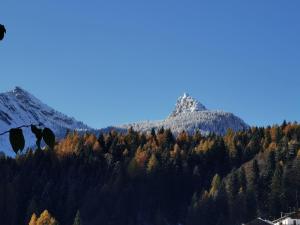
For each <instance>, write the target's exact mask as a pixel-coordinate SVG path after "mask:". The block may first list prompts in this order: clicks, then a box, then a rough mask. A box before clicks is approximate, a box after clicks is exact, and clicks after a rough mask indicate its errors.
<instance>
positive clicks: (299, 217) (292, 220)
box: [273, 211, 300, 225]
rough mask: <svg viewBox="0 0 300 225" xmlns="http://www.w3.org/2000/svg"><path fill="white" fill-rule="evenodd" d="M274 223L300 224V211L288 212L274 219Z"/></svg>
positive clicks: (276, 224)
mask: <svg viewBox="0 0 300 225" xmlns="http://www.w3.org/2000/svg"><path fill="white" fill-rule="evenodd" d="M273 224H274V225H300V211H297V212H292V213H286V214H284V215H282V216H281V218H279V219H277V220H274V221H273Z"/></svg>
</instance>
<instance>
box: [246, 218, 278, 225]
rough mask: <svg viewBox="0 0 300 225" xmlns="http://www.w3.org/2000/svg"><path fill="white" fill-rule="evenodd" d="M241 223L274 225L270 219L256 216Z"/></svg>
mask: <svg viewBox="0 0 300 225" xmlns="http://www.w3.org/2000/svg"><path fill="white" fill-rule="evenodd" d="M242 225H274V224H273V223H272V222H271V221H268V220H264V219H262V218H257V219H254V220H252V221H250V222H248V223H245V224H242Z"/></svg>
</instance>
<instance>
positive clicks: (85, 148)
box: [0, 122, 300, 225]
mask: <svg viewBox="0 0 300 225" xmlns="http://www.w3.org/2000/svg"><path fill="white" fill-rule="evenodd" d="M299 141H300V125H298V124H296V123H293V124H291V123H286V122H284V123H283V124H282V125H280V126H273V127H267V128H257V127H254V128H251V129H249V130H247V131H240V132H233V131H230V130H229V131H228V132H227V134H226V135H224V136H217V135H214V134H211V135H208V136H203V135H201V134H200V133H195V134H194V135H189V134H188V133H186V132H182V133H180V134H179V135H178V136H176V137H175V136H174V135H173V134H172V132H171V131H170V130H168V129H163V128H162V129H160V130H159V131H157V132H155V131H154V130H153V131H152V132H150V133H149V134H143V133H138V132H135V131H134V130H132V129H129V130H128V132H127V133H126V134H121V133H117V132H114V131H112V132H110V133H108V134H100V135H98V136H95V135H94V134H84V135H80V134H78V133H76V132H74V133H69V134H67V136H66V138H65V139H64V140H62V141H60V142H59V143H57V144H56V145H55V147H54V151H53V150H50V149H47V148H46V149H44V150H41V149H40V148H38V149H37V150H35V151H33V150H28V151H27V153H25V154H23V155H22V154H21V155H17V157H16V158H15V159H14V158H9V157H6V156H2V157H1V158H0V218H1V224H4V225H20V224H28V223H29V221H30V219H31V218H32V215H33V214H35V215H40V214H42V212H44V210H45V209H47V210H49V212H51V215H53V216H54V217H55V219H56V220H57V221H59V223H60V224H62V225H72V224H73V223H74V220H75V219H76V217H79V216H78V215H77V214H79V213H78V212H79V211H80V218H79V219H77V220H76V221H80V223H81V224H89V225H101V224H110V225H114V224H122V225H124V224H128V225H131V224H132V225H134V224H136V225H140V224H153V225H156V224H157V225H160V224H174V225H175V224H187V225H193V224H200V225H201V224H203V225H204V224H205V225H210V224H211V225H215V224H223V225H227V224H228V225H235V224H241V223H242V222H247V221H248V220H251V219H253V218H255V217H257V216H260V217H264V218H269V219H271V218H275V217H278V216H279V214H280V212H281V211H288V210H290V208H294V207H297V204H298V199H297V197H296V196H297V190H298V189H299V187H300V172H299V171H300V161H299V160H298V159H299V158H300V152H299V151H298V150H299V148H300V144H299ZM298 153H299V154H298ZM74 218H75V219H74Z"/></svg>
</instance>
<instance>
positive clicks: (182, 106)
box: [169, 93, 207, 117]
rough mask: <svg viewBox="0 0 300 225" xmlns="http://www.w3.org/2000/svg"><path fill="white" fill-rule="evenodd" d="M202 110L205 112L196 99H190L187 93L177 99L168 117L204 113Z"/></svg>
mask: <svg viewBox="0 0 300 225" xmlns="http://www.w3.org/2000/svg"><path fill="white" fill-rule="evenodd" d="M204 110H207V109H206V108H205V106H204V105H202V104H201V103H200V102H198V101H197V100H196V99H194V98H193V97H191V96H190V95H189V94H188V93H184V94H183V96H180V97H179V98H178V99H177V102H176V105H175V109H174V110H173V112H172V113H171V115H170V116H169V117H175V116H177V115H180V114H183V113H188V112H196V111H204Z"/></svg>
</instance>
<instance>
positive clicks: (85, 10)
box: [0, 0, 300, 127]
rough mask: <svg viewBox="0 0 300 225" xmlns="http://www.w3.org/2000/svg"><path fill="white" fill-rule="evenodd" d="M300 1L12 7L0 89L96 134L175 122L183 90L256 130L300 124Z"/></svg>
mask: <svg viewBox="0 0 300 225" xmlns="http://www.w3.org/2000/svg"><path fill="white" fill-rule="evenodd" d="M299 10H300V1H298V0H290V1H276V0H265V1H261V0H257V1H256V0H252V1H246V0H245V1H240V0H236V1H199V0H198V1H189V0H187V1H174V0H152V1H141V0H136V1H130V0H128V1H124V0H122V1H121V0H116V1H93V0H90V1H85V2H84V1H79V0H73V1H60V0H51V1H40V0H28V1H19V0H3V1H1V4H0V23H3V24H5V25H6V27H7V36H6V38H5V40H4V41H2V42H0V68H1V70H0V78H1V79H0V91H1V92H2V91H7V90H9V89H12V88H13V87H14V86H16V85H19V86H21V87H23V88H25V89H27V90H28V91H29V92H31V93H33V94H34V95H35V96H36V97H38V98H40V99H41V100H42V101H44V102H45V103H47V104H48V105H50V106H52V107H54V108H55V109H57V110H60V111H62V112H64V113H66V114H68V115H72V116H74V117H75V118H76V119H79V120H82V121H84V122H85V123H87V124H88V125H91V126H93V127H104V126H107V125H111V124H119V123H126V122H132V121H137V120H146V119H162V118H165V117H166V116H167V115H168V114H169V113H170V112H171V110H172V109H173V106H174V104H175V101H176V99H177V97H178V96H179V95H181V94H182V93H183V92H189V93H190V94H191V95H192V96H194V97H195V98H197V99H198V100H199V101H200V102H202V103H203V104H204V105H205V106H206V107H207V108H209V109H223V110H225V111H230V112H233V113H235V114H236V115H238V116H240V117H241V118H243V119H244V120H245V121H246V122H247V123H249V124H250V125H259V126H261V125H268V124H273V123H281V122H282V121H283V120H284V119H286V120H288V121H295V120H296V121H300V102H299V99H300V91H299V85H300V42H299V37H300V14H299Z"/></svg>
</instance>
